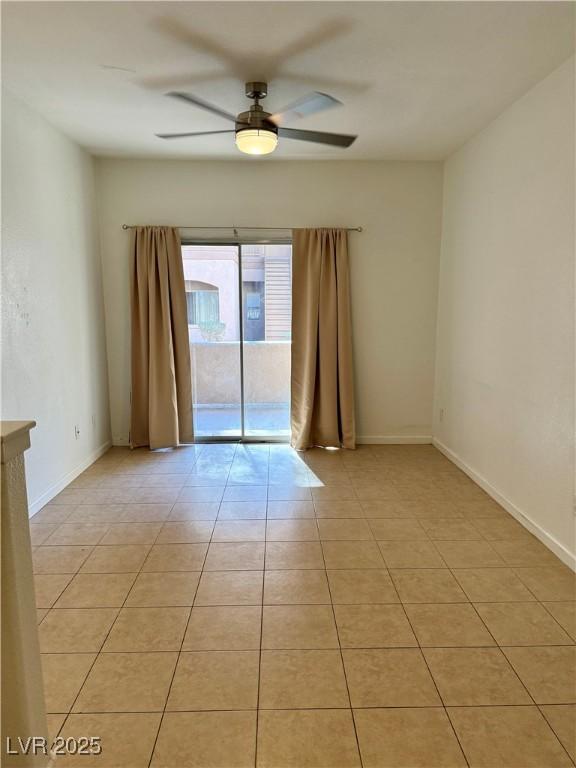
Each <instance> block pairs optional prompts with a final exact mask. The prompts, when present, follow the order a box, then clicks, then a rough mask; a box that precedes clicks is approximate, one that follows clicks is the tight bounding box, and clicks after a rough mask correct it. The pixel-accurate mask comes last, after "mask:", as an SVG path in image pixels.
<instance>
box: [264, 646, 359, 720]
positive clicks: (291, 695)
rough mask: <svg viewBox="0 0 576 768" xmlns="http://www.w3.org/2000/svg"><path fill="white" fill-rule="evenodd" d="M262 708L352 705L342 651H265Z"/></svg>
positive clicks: (312, 707)
mask: <svg viewBox="0 0 576 768" xmlns="http://www.w3.org/2000/svg"><path fill="white" fill-rule="evenodd" d="M259 701H260V703H259V706H260V708H261V709H324V708H340V707H349V706H350V702H349V699H348V690H347V688H346V679H345V677H344V669H343V667H342V659H341V656H340V651H337V650H333V651H314V650H308V651H262V661H261V666H260V700H259Z"/></svg>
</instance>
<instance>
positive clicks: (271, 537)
mask: <svg viewBox="0 0 576 768" xmlns="http://www.w3.org/2000/svg"><path fill="white" fill-rule="evenodd" d="M266 540H267V541H317V540H318V527H317V525H316V521H315V520H268V522H267V523H266Z"/></svg>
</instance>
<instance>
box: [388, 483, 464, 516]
mask: <svg viewBox="0 0 576 768" xmlns="http://www.w3.org/2000/svg"><path fill="white" fill-rule="evenodd" d="M400 498H401V501H402V503H403V505H404V507H405V508H406V509H407V510H408V511H409V512H410V515H411V516H413V517H415V518H417V519H418V520H431V519H439V520H448V519H453V520H458V519H462V518H463V514H462V512H461V510H460V509H459V508H458V506H457V505H455V504H451V503H449V502H445V501H431V500H430V499H429V498H427V496H426V495H424V496H421V498H420V499H415V498H412V497H411V496H410V493H408V492H406V491H405V490H404V491H402V492H401V495H400Z"/></svg>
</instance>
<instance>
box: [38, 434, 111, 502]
mask: <svg viewBox="0 0 576 768" xmlns="http://www.w3.org/2000/svg"><path fill="white" fill-rule="evenodd" d="M111 445H112V441H111V440H107V441H106V442H105V443H102V445H101V446H100V447H99V448H96V450H95V451H92V453H90V454H89V455H88V456H87V457H86V458H85V459H84V460H83V461H82V462H81V463H80V464H78V465H77V466H76V467H74V469H73V470H71V471H70V472H68V473H67V474H66V475H64V477H62V478H60V480H58V482H57V483H54V485H51V486H50V488H48V490H47V491H45V492H44V493H43V494H42V495H41V496H39V497H38V498H37V499H35V500H34V501H32V502H29V503H28V516H29V517H32V515H35V514H36V512H38V511H40V510H41V509H42V507H43V506H45V505H46V504H48V502H49V501H52V499H53V498H54V496H57V495H58V494H59V493H60V491H63V490H64V488H66V486H67V485H69V484H70V483H71V482H72V480H75V479H76V478H77V477H78V475H80V474H82V472H84V470H85V469H88V467H89V466H90V465H91V464H94V462H95V461H96V460H97V459H99V458H100V456H103V455H104V454H105V453H106V451H107V450H108V448H110V446H111Z"/></svg>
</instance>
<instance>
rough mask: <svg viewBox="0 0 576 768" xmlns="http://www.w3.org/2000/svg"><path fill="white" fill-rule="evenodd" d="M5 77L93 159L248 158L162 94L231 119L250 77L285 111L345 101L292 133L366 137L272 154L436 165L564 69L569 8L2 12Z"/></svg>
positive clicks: (211, 6)
mask: <svg viewBox="0 0 576 768" xmlns="http://www.w3.org/2000/svg"><path fill="white" fill-rule="evenodd" d="M2 41H3V51H2V55H3V80H4V83H5V85H6V86H7V87H8V88H9V89H10V90H11V91H13V92H14V93H16V94H17V95H19V96H20V98H22V99H23V100H24V101H25V102H27V103H28V104H30V105H31V106H32V107H34V108H35V109H37V110H38V111H39V112H41V113H42V114H43V115H44V116H45V117H46V118H48V120H50V121H51V122H52V123H53V124H54V125H55V126H57V127H59V128H60V129H62V130H63V131H64V132H65V133H66V134H67V135H68V136H70V137H71V138H73V139H75V140H76V141H78V142H79V143H80V144H81V145H83V146H84V147H86V148H88V149H89V150H90V151H92V152H93V153H95V154H98V155H114V156H132V157H134V156H137V157H189V158H240V157H241V156H240V154H239V153H238V152H237V150H236V149H235V147H234V143H233V136H232V135H221V136H211V137H200V138H195V139H182V140H179V141H171V142H165V141H162V140H161V139H157V138H156V137H155V136H154V133H156V132H178V131H203V130H223V129H226V128H229V127H231V124H229V123H226V122H225V121H224V120H222V119H221V118H219V117H217V116H213V115H210V114H208V113H206V112H203V111H201V110H198V109H195V108H192V107H188V106H187V105H185V104H182V103H180V102H177V101H172V100H170V99H167V98H166V97H165V96H163V93H164V92H165V91H167V90H171V89H178V90H185V91H189V92H191V93H194V94H196V95H197V96H200V97H201V98H203V99H205V100H207V101H211V102H213V103H215V104H217V105H219V106H222V107H223V108H225V109H227V110H229V111H231V112H234V113H236V112H239V111H241V110H244V109H246V108H247V106H248V104H249V102H248V101H247V100H246V99H245V98H244V86H243V83H244V81H245V80H256V79H257V80H267V81H268V82H269V97H268V99H267V100H266V101H265V102H264V106H265V108H268V109H269V110H270V111H275V110H276V109H277V108H279V107H281V106H283V105H284V104H285V103H287V102H290V101H292V100H293V99H295V98H297V97H298V96H301V95H302V94H304V93H306V92H308V91H311V90H320V91H326V92H328V93H330V94H332V95H333V96H335V97H337V98H338V99H340V100H341V101H343V102H344V106H343V107H340V108H338V109H334V110H330V111H328V112H326V113H324V114H322V115H316V116H314V117H309V118H305V119H303V120H301V121H299V123H298V127H301V128H308V129H317V130H328V131H336V132H344V133H357V134H358V135H359V139H358V140H357V141H356V143H355V144H354V146H352V147H351V148H350V149H347V150H341V149H333V148H324V147H321V146H319V145H315V144H305V143H302V142H298V141H288V140H282V141H281V146H280V147H279V149H278V150H277V152H276V153H275V154H274V155H273V157H274V158H278V157H280V158H282V157H285V158H310V159H332V158H340V159H344V158H345V159H373V158H382V159H402V160H406V159H430V160H432V159H439V158H443V157H445V156H446V155H448V154H449V153H450V152H452V151H453V150H454V149H456V148H457V147H458V146H460V145H461V144H462V143H463V142H464V141H465V140H466V139H467V138H469V137H470V136H471V135H472V134H474V133H475V132H477V131H478V130H480V129H481V128H482V127H483V126H484V125H486V124H487V123H488V122H489V121H490V120H491V119H492V118H493V117H495V116H496V115H497V114H498V113H499V112H501V111H502V110H503V109H504V108H505V107H506V106H507V105H508V104H510V103H511V102H512V101H514V100H515V99H516V98H518V97H519V96H521V95H522V94H523V93H524V92H526V91H527V90H528V89H529V88H530V87H531V86H532V85H534V84H535V83H536V82H538V81H539V80H541V79H542V78H543V77H545V76H546V75H547V74H548V73H549V72H551V71H552V70H553V69H555V68H556V67H557V66H559V65H560V64H561V63H562V62H563V61H564V60H565V59H567V58H568V57H569V56H570V54H571V53H572V51H573V46H574V5H573V4H572V3H570V2H366V3H365V2H250V3H244V2H230V3H220V2H205V3H194V2H3V3H2Z"/></svg>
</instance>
